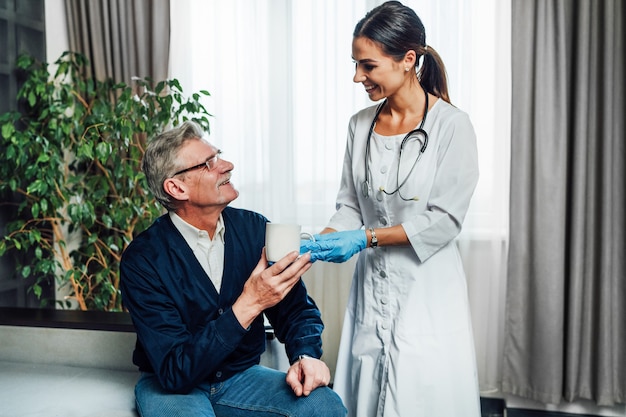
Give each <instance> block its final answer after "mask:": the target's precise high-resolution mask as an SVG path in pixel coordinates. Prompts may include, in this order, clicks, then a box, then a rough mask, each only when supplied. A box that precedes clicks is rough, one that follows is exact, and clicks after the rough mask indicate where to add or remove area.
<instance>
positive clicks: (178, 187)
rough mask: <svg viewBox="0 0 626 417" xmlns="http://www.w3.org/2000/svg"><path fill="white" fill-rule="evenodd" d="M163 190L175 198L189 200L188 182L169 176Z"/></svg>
mask: <svg viewBox="0 0 626 417" xmlns="http://www.w3.org/2000/svg"><path fill="white" fill-rule="evenodd" d="M163 190H165V192H166V193H168V194H169V195H171V196H172V198H174V199H175V200H188V199H189V195H188V189H187V184H185V182H184V181H181V180H179V179H176V178H167V179H166V180H165V181H164V182H163Z"/></svg>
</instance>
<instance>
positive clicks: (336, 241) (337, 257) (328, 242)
mask: <svg viewBox="0 0 626 417" xmlns="http://www.w3.org/2000/svg"><path fill="white" fill-rule="evenodd" d="M314 237H315V241H310V240H303V241H301V242H300V253H306V252H311V262H315V261H324V262H335V263H342V262H346V261H347V260H348V259H350V258H352V256H353V255H354V254H356V253H359V252H361V251H362V250H363V249H365V247H366V246H367V235H366V234H365V230H350V231H346V232H333V233H325V234H323V235H315V236H314Z"/></svg>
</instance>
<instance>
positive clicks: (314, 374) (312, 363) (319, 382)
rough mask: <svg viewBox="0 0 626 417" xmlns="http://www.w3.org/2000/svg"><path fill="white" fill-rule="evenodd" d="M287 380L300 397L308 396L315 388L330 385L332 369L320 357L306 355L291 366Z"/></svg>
mask: <svg viewBox="0 0 626 417" xmlns="http://www.w3.org/2000/svg"><path fill="white" fill-rule="evenodd" d="M286 381H287V384H288V385H289V386H290V387H291V389H292V390H293V392H294V393H295V394H296V395H297V396H298V397H300V396H302V395H304V396H305V397H306V396H307V395H309V394H310V393H311V392H312V391H313V390H314V389H315V388H318V387H325V386H328V384H329V383H330V369H328V366H326V364H325V363H324V362H322V361H321V360H319V359H315V358H308V357H305V358H302V359H300V360H299V361H297V362H296V363H294V364H293V365H291V366H290V367H289V369H288V370H287V378H286Z"/></svg>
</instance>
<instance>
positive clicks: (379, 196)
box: [376, 191, 383, 201]
mask: <svg viewBox="0 0 626 417" xmlns="http://www.w3.org/2000/svg"><path fill="white" fill-rule="evenodd" d="M376 200H378V201H383V192H382V191H379V192H377V193H376Z"/></svg>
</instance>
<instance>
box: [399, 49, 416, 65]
mask: <svg viewBox="0 0 626 417" xmlns="http://www.w3.org/2000/svg"><path fill="white" fill-rule="evenodd" d="M402 63H403V64H404V67H405V68H413V67H415V65H416V64H417V54H416V53H415V51H414V50H412V49H410V50H408V51H407V53H406V54H404V60H403V61H402Z"/></svg>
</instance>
